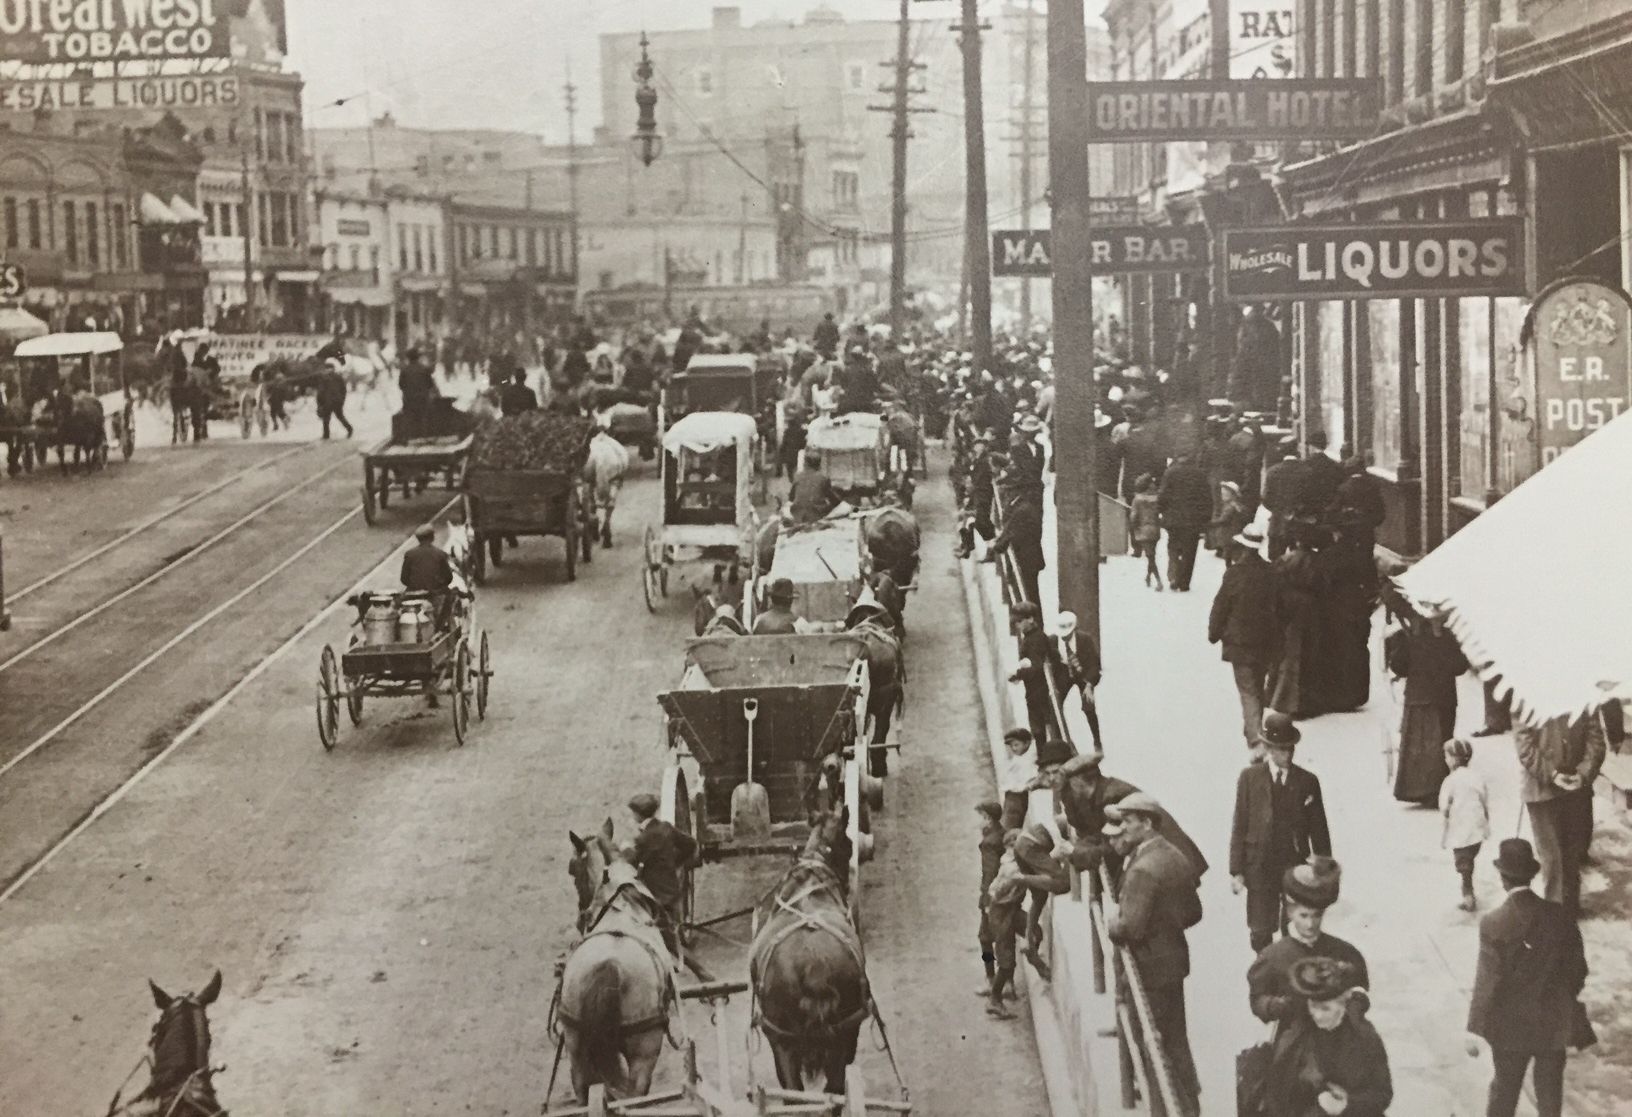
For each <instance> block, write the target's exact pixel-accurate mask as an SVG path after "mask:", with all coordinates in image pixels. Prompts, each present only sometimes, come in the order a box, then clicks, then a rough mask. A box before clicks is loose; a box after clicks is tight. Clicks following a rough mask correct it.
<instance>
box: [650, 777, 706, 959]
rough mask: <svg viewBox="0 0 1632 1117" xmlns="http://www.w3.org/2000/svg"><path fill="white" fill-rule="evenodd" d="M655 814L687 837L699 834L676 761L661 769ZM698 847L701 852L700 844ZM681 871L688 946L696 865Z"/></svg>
mask: <svg viewBox="0 0 1632 1117" xmlns="http://www.w3.org/2000/svg"><path fill="white" fill-rule="evenodd" d="M657 816H658V817H659V818H661V819H662V820H663V821H664V822H667V823H669V824H670V825H672V826H673V827H674V828H675V829H676V830H678V831H680V833H682V834H685V835H687V836H688V837H691V838H696V837H697V836H698V835H697V825H696V822H695V820H694V819H693V817H692V813H691V796H690V795H689V794H688V792H687V788H686V774H685V773H684V772H682V771H681V770H680V766H679V765H678V764H671V765H669V766H668V767H667V768H665V769H664V770H663V790H662V794H661V796H660V797H659V799H658V807H657ZM698 848H699V851H700V850H701V846H699V847H698ZM680 872H681V877H680V928H679V931H680V940H681V942H683V943H685V944H686V945H687V946H689V945H691V942H692V939H693V935H692V933H691V931H690V927H691V925H692V920H693V916H694V913H695V912H696V910H697V867H696V866H695V865H686V866H681V869H680Z"/></svg>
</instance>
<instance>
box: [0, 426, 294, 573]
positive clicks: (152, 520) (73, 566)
mask: <svg viewBox="0 0 1632 1117" xmlns="http://www.w3.org/2000/svg"><path fill="white" fill-rule="evenodd" d="M311 445H312V443H305V444H302V445H299V446H296V447H294V448H293V449H291V450H285V451H283V452H282V453H279V454H276V455H274V456H273V457H270V458H267V459H266V460H265V461H262V462H257V463H256V464H254V465H252V466H249V467H248V468H247V469H241V470H239V471H238V472H237V473H234V474H232V475H231V476H229V477H226V478H224V479H222V480H220V481H217V482H216V483H215V484H213V485H211V486H210V487H209V488H207V489H205V490H204V491H203V492H199V493H194V494H193V495H192V496H190V497H188V498H187V499H186V500H184V501H182V502H181V503H180V504H178V505H176V506H175V507H173V508H167V509H165V510H164V511H163V512H160V513H159V514H157V515H155V516H150V517H148V518H147V519H146V520H143V521H142V522H141V523H139V524H137V525H136V526H135V527H133V528H130V529H129V530H127V531H126V532H124V533H123V534H122V535H119V536H116V537H115V538H113V539H110V540H108V541H107V542H106V543H104V544H102V545H101V546H100V547H97V548H96V549H94V550H92V551H90V552H88V553H87V554H83V555H81V556H80V557H79V558H77V559H75V560H74V561H73V562H71V563H69V564H68V565H67V566H64V567H62V568H61V569H60V570H57V571H56V572H54V573H51V574H47V575H46V576H45V577H43V578H40V579H39V580H37V581H34V582H31V583H29V584H28V585H26V586H24V587H23V588H22V589H20V590H18V591H17V592H16V593H14V594H12V595H11V596H10V597H8V598H6V602H5V603H6V604H7V605H12V604H14V603H16V602H18V601H21V600H22V599H23V598H25V597H27V596H28V595H29V594H31V593H34V592H36V591H38V590H43V589H44V588H45V587H46V586H49V585H50V584H51V583H53V582H56V581H59V580H60V579H62V578H65V577H67V576H68V575H70V574H72V573H73V572H74V571H76V570H78V569H79V568H80V567H82V566H84V565H85V564H86V563H88V562H91V561H92V560H94V559H98V558H101V557H102V556H103V555H105V554H107V553H108V552H109V551H111V550H113V549H114V548H115V547H117V546H119V544H121V543H124V542H125V541H127V540H129V539H133V538H135V537H136V536H138V535H140V534H141V533H142V532H144V531H147V530H149V529H151V528H154V527H157V526H158V525H159V524H161V523H163V522H164V521H165V520H168V519H169V518H170V517H171V516H174V515H175V514H176V513H178V512H183V511H186V510H187V509H188V508H191V507H192V506H193V505H195V504H197V503H198V502H199V501H201V500H203V499H204V498H205V497H207V496H213V495H214V494H215V493H218V492H220V491H221V490H222V489H224V488H226V487H227V486H228V485H231V484H233V483H234V482H236V481H241V480H243V479H244V478H245V477H248V476H249V475H250V474H251V473H255V472H257V471H259V470H262V469H265V468H267V467H268V466H270V465H274V464H276V463H278V462H281V461H283V460H284V459H285V458H289V457H293V456H294V455H296V454H298V453H300V452H301V451H302V450H306V449H309V448H310V447H311Z"/></svg>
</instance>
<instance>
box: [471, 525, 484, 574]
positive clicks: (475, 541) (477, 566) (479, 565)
mask: <svg viewBox="0 0 1632 1117" xmlns="http://www.w3.org/2000/svg"><path fill="white" fill-rule="evenodd" d="M470 576H471V578H473V579H474V580H475V582H476V584H477V585H478V586H485V585H486V584H487V542H486V540H484V539H483V538H482V537H481V536H480V535H476V536H473V537H472V539H471V548H470Z"/></svg>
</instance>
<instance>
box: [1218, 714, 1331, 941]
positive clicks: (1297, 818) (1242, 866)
mask: <svg viewBox="0 0 1632 1117" xmlns="http://www.w3.org/2000/svg"><path fill="white" fill-rule="evenodd" d="M1262 738H1263V742H1264V759H1263V763H1261V764H1249V765H1247V766H1246V768H1245V769H1243V770H1242V772H1241V775H1240V777H1239V778H1238V779H1237V780H1236V783H1235V817H1234V821H1233V822H1232V824H1231V828H1230V877H1231V882H1230V883H1231V887H1233V888H1234V890H1235V892H1236V894H1237V895H1240V894H1241V892H1243V891H1245V892H1246V894H1247V930H1248V931H1249V932H1250V933H1251V936H1252V949H1253V950H1254V951H1255V952H1256V951H1260V950H1263V949H1264V947H1266V946H1268V945H1269V943H1270V940H1271V939H1273V938H1274V937H1275V932H1276V931H1277V930H1281V929H1284V928H1285V926H1286V919H1285V916H1284V913H1283V911H1282V908H1281V882H1282V878H1283V877H1284V876H1285V875H1286V871H1287V870H1288V869H1290V868H1293V867H1294V866H1296V865H1299V864H1301V863H1302V862H1304V861H1307V860H1308V859H1309V856H1310V854H1319V855H1320V856H1322V857H1330V856H1331V855H1332V838H1331V832H1330V830H1329V829H1328V828H1327V825H1326V804H1325V801H1324V800H1323V799H1322V798H1321V793H1320V780H1319V779H1318V778H1317V777H1316V776H1315V774H1314V773H1313V772H1311V771H1309V770H1308V769H1307V768H1300V767H1298V766H1297V765H1296V764H1294V763H1292V754H1293V752H1294V750H1295V749H1296V748H1297V744H1298V741H1299V740H1301V739H1302V734H1300V733H1299V732H1298V727H1297V726H1296V725H1294V724H1293V723H1292V719H1291V718H1290V717H1288V716H1287V715H1286V714H1282V713H1277V712H1275V711H1271V712H1270V713H1269V714H1267V715H1265V717H1264V728H1263V733H1262Z"/></svg>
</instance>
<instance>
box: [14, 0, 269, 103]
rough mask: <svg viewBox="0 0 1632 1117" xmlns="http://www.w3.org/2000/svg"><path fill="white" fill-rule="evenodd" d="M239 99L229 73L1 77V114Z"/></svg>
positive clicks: (234, 80)
mask: <svg viewBox="0 0 1632 1117" xmlns="http://www.w3.org/2000/svg"><path fill="white" fill-rule="evenodd" d="M0 2H3V0H0ZM237 103H238V79H237V78H235V77H227V76H225V75H219V76H218V75H207V74H187V75H176V76H161V77H143V78H89V79H81V80H72V81H0V113H8V112H16V113H24V112H30V113H31V112H34V111H35V110H36V109H165V108H171V107H172V106H177V105H179V106H183V107H190V106H193V105H236V104H237Z"/></svg>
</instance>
